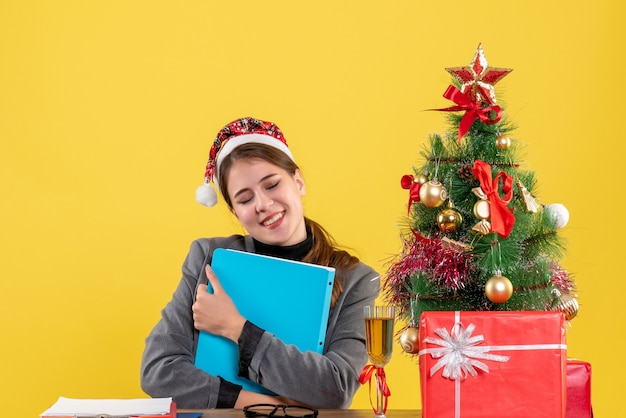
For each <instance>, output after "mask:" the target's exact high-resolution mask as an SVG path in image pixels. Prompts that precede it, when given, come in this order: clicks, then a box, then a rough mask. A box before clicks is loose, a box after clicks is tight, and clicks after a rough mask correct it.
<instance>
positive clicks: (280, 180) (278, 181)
mask: <svg viewBox="0 0 626 418" xmlns="http://www.w3.org/2000/svg"><path fill="white" fill-rule="evenodd" d="M226 184H227V189H228V190H227V191H228V195H229V196H230V199H231V202H232V209H231V211H232V212H233V214H234V215H235V216H236V217H237V219H238V220H239V222H241V224H242V225H243V227H244V228H245V229H246V230H247V231H248V233H249V234H250V235H252V236H253V237H254V238H255V239H257V240H258V241H261V242H262V243H264V244H270V245H281V246H287V245H294V244H298V243H300V242H302V241H304V240H305V239H306V227H305V223H304V211H303V207H302V196H304V194H305V192H306V188H305V185H304V179H303V178H302V174H301V173H300V171H299V170H298V171H296V173H295V174H294V175H293V176H292V175H290V174H289V173H288V172H287V171H285V170H284V169H282V168H280V167H278V166H275V165H273V164H271V163H269V162H267V161H265V160H261V159H253V160H238V161H235V162H234V163H233V164H232V166H231V167H230V171H229V173H228V176H227V178H226Z"/></svg>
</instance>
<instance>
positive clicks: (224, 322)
mask: <svg viewBox="0 0 626 418" xmlns="http://www.w3.org/2000/svg"><path fill="white" fill-rule="evenodd" d="M205 270H206V276H207V278H208V279H209V283H210V284H211V287H212V288H213V293H209V292H208V291H207V288H208V286H207V285H205V284H201V285H198V291H197V294H196V301H195V303H194V304H193V305H192V306H191V311H192V312H193V322H194V327H195V328H196V329H197V330H199V331H206V332H209V333H211V334H215V335H220V336H222V337H226V338H228V339H230V340H232V341H234V342H235V343H237V340H238V339H239V336H240V335H241V330H242V329H243V325H244V324H245V322H246V318H244V317H243V316H241V314H240V313H239V311H238V310H237V307H236V306H235V304H234V303H233V301H232V299H231V298H230V296H228V294H226V292H225V291H224V289H223V288H222V285H221V284H220V282H219V280H218V279H217V276H215V273H213V270H212V269H211V267H210V266H208V265H207V266H206V269H205Z"/></svg>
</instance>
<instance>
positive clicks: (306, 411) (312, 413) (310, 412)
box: [243, 403, 317, 418]
mask: <svg viewBox="0 0 626 418" xmlns="http://www.w3.org/2000/svg"><path fill="white" fill-rule="evenodd" d="M278 411H282V415H281V414H279V413H277V412H278ZM243 414H244V415H245V416H246V418H255V417H273V416H276V417H286V418H316V417H317V409H313V408H309V407H307V406H299V405H273V404H268V403H260V404H255V405H248V406H244V407H243Z"/></svg>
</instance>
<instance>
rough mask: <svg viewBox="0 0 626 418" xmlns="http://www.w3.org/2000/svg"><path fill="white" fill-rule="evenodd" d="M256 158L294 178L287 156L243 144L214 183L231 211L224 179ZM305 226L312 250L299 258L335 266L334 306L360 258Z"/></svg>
mask: <svg viewBox="0 0 626 418" xmlns="http://www.w3.org/2000/svg"><path fill="white" fill-rule="evenodd" d="M251 159H259V160H263V161H267V162H268V163H270V164H273V165H275V166H277V167H280V168H282V169H283V170H285V171H286V172H287V173H289V174H290V175H292V176H293V175H295V174H296V170H298V169H299V167H298V165H297V164H296V163H295V162H294V161H293V160H292V159H291V158H289V156H287V154H285V153H284V152H282V151H280V150H279V149H277V148H275V147H272V146H270V145H265V144H259V143H247V144H242V145H240V146H238V147H237V148H235V149H234V150H233V151H232V152H231V153H230V154H228V155H227V156H226V157H224V159H223V160H222V161H221V162H220V166H219V171H218V173H217V184H218V186H219V189H220V191H221V193H222V196H223V197H224V201H225V202H226V204H227V205H228V207H229V208H231V209H232V201H231V199H230V196H228V191H227V190H228V187H227V186H228V185H227V182H226V178H227V177H228V173H229V172H230V169H231V167H232V165H233V163H234V162H235V161H241V160H251ZM304 220H305V222H306V225H307V226H308V227H309V228H310V230H311V235H312V236H313V247H312V248H311V250H310V251H309V253H308V254H307V255H306V256H304V258H303V259H302V261H303V262H306V263H312V264H318V265H320V266H328V267H334V268H335V269H336V272H335V284H334V286H333V293H332V298H331V304H330V306H331V308H332V307H334V306H335V303H336V302H337V299H338V298H339V296H340V295H341V293H342V292H343V280H344V277H345V272H346V271H348V270H350V269H352V268H353V267H355V266H356V265H357V264H358V263H359V259H358V258H357V257H355V256H353V255H351V254H350V253H348V252H347V251H345V250H343V249H341V248H339V246H338V245H337V243H336V242H335V240H334V239H333V237H332V236H331V235H330V234H329V233H328V231H326V230H325V229H324V228H323V227H322V226H321V225H320V224H318V223H317V222H315V221H313V220H311V219H309V218H307V217H305V218H304Z"/></svg>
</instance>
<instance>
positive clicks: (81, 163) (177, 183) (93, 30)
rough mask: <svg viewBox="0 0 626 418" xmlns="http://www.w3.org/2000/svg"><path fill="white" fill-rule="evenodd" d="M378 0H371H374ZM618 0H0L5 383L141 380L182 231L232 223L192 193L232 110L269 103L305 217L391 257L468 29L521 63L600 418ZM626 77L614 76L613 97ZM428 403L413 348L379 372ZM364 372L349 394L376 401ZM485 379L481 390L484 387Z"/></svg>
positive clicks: (576, 334)
mask: <svg viewBox="0 0 626 418" xmlns="http://www.w3.org/2000/svg"><path fill="white" fill-rule="evenodd" d="M383 4H384V5H383ZM625 11H626V10H625V7H624V5H623V2H621V1H619V0H598V1H595V2H590V1H587V2H582V1H575V0H574V1H571V0H570V1H539V0H527V1H516V2H502V1H491V0H486V1H482V2H473V3H472V2H466V1H458V0H450V1H444V2H440V1H430V2H426V1H415V0H406V1H388V2H375V1H337V0H322V1H316V2H309V3H303V2H295V1H267V2H259V1H249V2H243V1H220V2H217V1H216V2H214V1H208V0H185V1H163V0H158V1H157V0H153V1H148V0H144V1H139V0H109V1H87V0H75V1H70V0H53V1H35V0H19V1H8V0H4V1H0V144H1V148H0V199H1V200H0V280H1V282H0V318H2V319H1V320H0V321H1V322H0V324H1V328H0V332H1V335H2V343H1V344H0V358H1V359H2V366H0V370H1V377H2V379H1V383H0V398H1V400H2V402H1V403H2V408H3V412H2V415H3V416H11V417H15V416H36V415H37V414H38V413H40V412H41V411H43V410H44V409H45V408H46V407H47V406H49V405H50V404H51V403H52V402H54V401H55V400H56V398H57V397H58V396H59V395H62V396H69V397H139V396H143V394H142V392H141V390H140V389H139V380H138V372H139V361H140V355H141V351H142V349H143V339H144V337H145V336H146V334H147V333H148V332H149V330H150V329H151V327H152V326H153V325H154V323H155V321H156V320H157V318H158V316H159V311H160V309H161V307H162V306H163V305H164V304H165V303H166V301H167V300H168V299H169V297H170V295H171V293H172V291H173V290H174V287H175V286H176V284H177V281H178V280H179V276H180V273H179V271H180V270H179V269H180V265H181V263H182V261H183V257H184V256H185V254H186V251H187V248H188V245H189V243H190V242H191V240H193V239H195V238H197V237H200V236H211V235H221V234H230V233H233V232H240V231H241V229H240V227H239V226H238V224H237V223H236V222H235V221H234V220H233V218H231V217H230V215H229V214H228V213H227V211H226V209H225V208H224V207H223V206H220V207H218V208H214V209H213V210H208V209H206V208H203V207H201V206H199V205H197V204H196V203H195V202H194V198H193V195H194V190H195V187H196V186H197V185H199V184H200V182H201V181H202V175H203V169H204V164H205V162H206V157H207V155H208V150H209V144H210V142H211V141H212V138H213V137H214V135H215V133H216V131H217V130H218V129H219V128H220V127H221V126H222V125H223V124H224V123H225V122H228V121H230V120H232V119H234V118H236V117H240V116H244V115H253V116H256V117H260V118H267V119H271V120H273V121H275V122H276V123H278V125H279V126H280V127H281V128H282V129H283V131H284V132H285V134H286V137H287V139H288V140H289V141H290V143H291V147H292V149H293V152H294V154H295V155H296V158H297V159H298V161H299V163H300V165H301V166H302V168H303V170H304V173H305V176H306V178H307V181H308V192H309V193H308V195H307V197H306V202H305V204H306V210H307V214H308V215H309V216H310V217H312V218H314V219H316V220H318V221H320V222H321V223H322V224H324V225H325V226H327V227H328V229H329V230H330V231H331V232H332V233H333V234H334V235H335V237H336V238H337V239H338V241H340V242H341V243H343V244H345V245H347V246H349V247H352V248H354V250H355V251H356V252H357V253H358V254H359V255H360V257H361V258H362V259H363V260H364V261H366V262H367V263H369V264H371V265H373V266H375V267H376V268H377V269H379V270H380V271H381V272H384V269H385V267H384V266H385V263H386V261H387V260H388V259H389V257H390V256H392V255H393V254H395V253H396V252H397V251H398V250H399V236H398V234H399V229H398V226H397V225H398V223H399V222H400V220H401V219H402V216H403V215H404V214H405V208H406V206H405V205H406V202H407V194H406V191H405V190H402V189H401V188H400V186H399V179H400V177H401V176H402V175H403V174H407V173H409V172H410V170H411V167H412V165H413V164H414V163H416V162H417V161H418V153H419V151H420V150H421V147H422V145H423V143H424V141H425V139H426V138H427V135H428V133H430V132H434V131H442V130H443V129H444V128H445V127H446V124H445V119H444V116H442V115H441V114H440V113H437V112H424V111H423V110H424V109H429V108H434V107H444V106H449V105H450V102H447V101H446V100H445V99H443V98H442V94H443V92H444V91H445V88H446V87H447V86H448V83H449V81H450V77H449V75H448V73H446V72H445V71H444V67H449V66H460V65H466V64H468V63H469V61H470V60H471V58H472V56H473V53H474V51H475V49H476V47H477V45H478V43H479V42H482V43H483V46H484V48H485V53H486V56H487V59H488V60H489V63H490V65H493V66H505V67H512V68H514V71H513V72H512V73H511V74H510V75H509V76H507V77H506V78H505V79H503V80H502V81H501V82H500V83H499V84H498V87H499V96H498V97H499V98H500V102H501V103H504V104H506V105H507V111H508V117H509V118H510V119H511V120H512V121H514V122H515V123H516V124H517V125H518V126H519V129H518V130H517V131H516V133H515V138H516V140H518V141H523V142H524V143H525V144H526V150H527V156H526V158H525V162H526V163H527V164H528V166H529V168H531V169H533V170H534V171H535V172H536V173H537V178H538V180H539V186H540V193H539V198H540V199H541V200H542V201H543V202H545V203H555V202H560V203H563V204H565V205H566V206H567V207H568V208H569V211H570V214H571V220H570V223H569V225H568V226H567V228H566V229H565V235H566V236H567V238H568V239H569V246H568V249H569V252H568V256H567V258H566V259H565V260H564V265H565V266H566V267H567V268H568V269H570V270H571V271H573V272H574V273H575V275H576V279H577V281H578V285H579V293H580V302H581V305H582V306H581V309H580V315H579V317H578V318H577V319H576V320H575V321H574V322H573V325H572V327H571V329H570V332H569V336H568V338H569V340H568V343H569V349H568V352H569V355H570V356H572V357H577V358H581V359H584V360H588V361H590V362H591V363H592V365H593V373H594V374H593V401H594V404H595V409H596V416H598V417H616V416H618V414H619V413H620V411H622V412H621V413H622V414H623V410H624V409H623V407H621V403H622V402H623V399H622V397H623V387H624V383H623V376H624V372H625V371H626V368H625V366H624V362H623V361H622V358H621V357H622V356H621V353H622V351H623V347H624V346H625V343H626V340H625V337H624V327H625V325H626V320H625V319H624V318H625V317H626V315H624V310H625V308H624V306H625V304H624V300H625V295H626V285H625V284H624V280H623V265H622V263H621V262H620V261H621V260H623V259H622V257H623V256H624V255H623V252H624V250H623V248H621V247H622V244H623V237H622V229H623V221H624V215H623V213H624V210H625V209H624V206H623V204H622V202H621V200H620V199H619V197H620V195H621V194H622V193H623V177H624V174H623V172H624V164H623V162H624V139H623V133H622V131H623V130H624V127H623V126H622V124H623V121H624V118H623V86H624V76H623V70H624V67H623V63H624V47H623V40H624V39H626V31H625V30H624V24H623V22H622V19H623V16H624V15H625ZM617 91H621V93H620V94H618V93H614V92H617ZM387 373H388V375H389V382H390V386H391V390H392V397H391V399H390V407H391V408H418V407H420V401H419V385H418V368H417V365H416V360H415V359H413V358H410V357H408V356H407V355H405V354H403V353H402V351H401V349H400V348H399V347H396V353H395V355H394V358H393V360H392V362H391V363H390V365H389V366H388V368H387ZM365 389H366V388H363V390H361V391H360V392H359V393H358V394H357V398H356V399H355V402H354V404H353V406H354V407H359V408H364V407H368V405H369V404H368V397H367V391H366V390H365ZM486 398H488V394H487V396H486Z"/></svg>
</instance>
